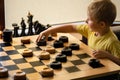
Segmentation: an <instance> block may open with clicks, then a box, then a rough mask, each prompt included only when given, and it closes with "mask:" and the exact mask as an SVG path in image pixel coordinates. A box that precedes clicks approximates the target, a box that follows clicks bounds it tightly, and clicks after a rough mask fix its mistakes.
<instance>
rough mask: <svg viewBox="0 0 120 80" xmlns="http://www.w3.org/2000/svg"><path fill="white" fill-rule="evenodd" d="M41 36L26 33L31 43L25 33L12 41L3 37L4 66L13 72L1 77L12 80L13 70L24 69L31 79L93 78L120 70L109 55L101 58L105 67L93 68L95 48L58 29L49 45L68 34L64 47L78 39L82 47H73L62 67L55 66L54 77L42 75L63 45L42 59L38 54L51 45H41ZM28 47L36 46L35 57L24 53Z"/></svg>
mask: <svg viewBox="0 0 120 80" xmlns="http://www.w3.org/2000/svg"><path fill="white" fill-rule="evenodd" d="M37 36H38V35H33V36H26V37H29V38H30V39H31V43H30V44H25V45H22V43H21V39H22V38H23V37H18V38H13V41H12V43H10V44H8V43H4V42H3V40H2V39H0V45H1V47H0V66H3V67H6V68H8V72H9V77H8V78H3V79H2V78H1V79H0V80H11V79H13V74H14V73H15V72H16V71H20V70H21V71H24V72H26V74H27V79H29V80H48V79H49V80H61V79H65V80H70V79H77V78H79V79H90V78H95V77H101V76H106V75H111V74H115V73H118V72H120V66H118V65H116V64H115V63H113V62H112V61H110V60H108V59H100V62H101V64H102V65H104V66H103V67H99V68H92V67H91V66H89V65H88V62H89V60H90V59H91V58H93V57H92V55H91V54H92V49H90V48H89V47H88V46H87V45H85V44H84V43H82V42H80V40H78V39H76V38H75V37H74V36H72V35H70V34H69V33H57V36H53V38H54V40H53V41H47V45H51V46H52V45H53V42H54V41H55V40H58V39H59V37H60V36H67V37H68V39H69V42H68V43H64V47H67V46H69V45H70V44H71V43H77V44H79V46H80V50H72V53H73V55H72V56H67V59H68V60H67V62H65V63H62V69H55V70H54V76H53V77H42V76H41V74H40V71H41V70H42V69H43V68H44V67H46V66H47V67H48V65H49V64H50V63H51V62H52V61H54V60H55V57H56V55H57V54H58V53H60V52H61V50H62V49H63V48H55V49H56V51H57V52H56V53H55V54H50V56H51V58H50V60H39V58H38V55H39V54H40V51H41V50H43V49H45V47H46V46H47V45H46V46H39V47H38V46H37V45H36V43H35V40H36V38H37ZM25 48H29V49H31V50H33V54H34V55H33V57H28V58H25V57H23V56H22V55H21V53H22V50H24V49H25ZM22 61H23V62H22ZM41 63H42V65H41Z"/></svg>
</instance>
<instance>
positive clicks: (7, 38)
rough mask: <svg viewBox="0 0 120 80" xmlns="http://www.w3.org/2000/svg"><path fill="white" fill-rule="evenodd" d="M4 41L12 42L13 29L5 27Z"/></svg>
mask: <svg viewBox="0 0 120 80" xmlns="http://www.w3.org/2000/svg"><path fill="white" fill-rule="evenodd" d="M3 41H4V42H7V43H10V42H12V31H11V30H9V29H5V30H4V31H3Z"/></svg>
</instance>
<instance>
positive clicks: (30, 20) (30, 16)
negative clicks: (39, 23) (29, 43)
mask: <svg viewBox="0 0 120 80" xmlns="http://www.w3.org/2000/svg"><path fill="white" fill-rule="evenodd" d="M27 17H28V25H29V27H28V35H33V34H34V32H33V22H32V19H33V15H31V14H30V13H28V16H27Z"/></svg>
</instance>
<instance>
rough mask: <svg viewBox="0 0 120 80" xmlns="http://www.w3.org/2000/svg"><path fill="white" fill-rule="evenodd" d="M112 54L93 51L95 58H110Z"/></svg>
mask: <svg viewBox="0 0 120 80" xmlns="http://www.w3.org/2000/svg"><path fill="white" fill-rule="evenodd" d="M109 55H110V53H109V52H108V51H103V50H98V51H93V56H94V57H95V58H98V59H100V58H108V57H109Z"/></svg>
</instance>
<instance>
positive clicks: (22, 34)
mask: <svg viewBox="0 0 120 80" xmlns="http://www.w3.org/2000/svg"><path fill="white" fill-rule="evenodd" d="M20 24H21V27H22V31H21V34H20V36H26V33H25V29H26V24H25V21H24V19H23V18H22V21H21V23H20Z"/></svg>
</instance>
